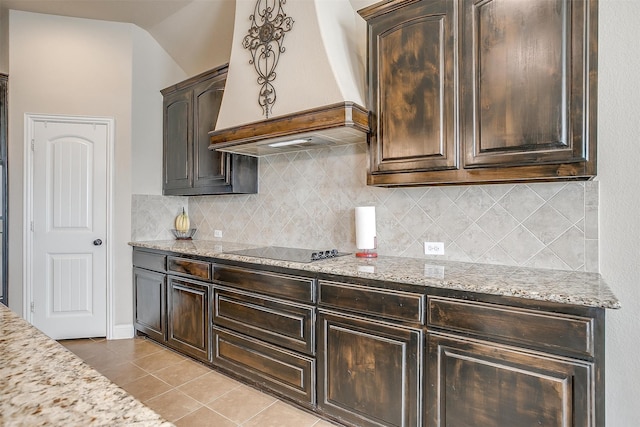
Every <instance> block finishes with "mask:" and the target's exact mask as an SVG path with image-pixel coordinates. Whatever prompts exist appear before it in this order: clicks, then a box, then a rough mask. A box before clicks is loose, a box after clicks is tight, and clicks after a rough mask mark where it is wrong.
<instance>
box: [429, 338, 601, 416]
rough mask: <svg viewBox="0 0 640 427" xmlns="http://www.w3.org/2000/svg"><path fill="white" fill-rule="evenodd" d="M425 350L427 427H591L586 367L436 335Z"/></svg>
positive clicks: (591, 374) (591, 371) (589, 377)
mask: <svg viewBox="0 0 640 427" xmlns="http://www.w3.org/2000/svg"><path fill="white" fill-rule="evenodd" d="M427 347H428V350H427V357H428V359H427V360H428V361H429V367H428V377H427V378H428V385H427V391H426V396H427V405H426V411H427V412H426V419H427V422H426V423H425V425H427V426H431V427H436V426H437V427H446V426H449V427H477V426H483V427H504V426H538V425H540V426H546V427H570V426H573V427H578V426H580V427H594V426H595V421H594V420H595V417H594V414H593V410H592V405H593V404H594V403H593V402H594V401H593V390H592V383H593V381H594V378H593V377H594V369H593V365H592V364H591V363H588V362H583V361H579V360H573V359H567V358H559V357H554V356H551V355H545V354H544V353H526V352H524V351H520V350H518V349H517V348H515V347H507V346H499V345H494V344H490V343H483V342H479V341H472V340H467V339H463V338H456V337H452V336H444V335H437V334H429V336H428V345H427Z"/></svg>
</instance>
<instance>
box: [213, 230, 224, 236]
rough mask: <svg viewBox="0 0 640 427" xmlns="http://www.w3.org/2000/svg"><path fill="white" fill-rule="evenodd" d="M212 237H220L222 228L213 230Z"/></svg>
mask: <svg viewBox="0 0 640 427" xmlns="http://www.w3.org/2000/svg"><path fill="white" fill-rule="evenodd" d="M213 237H222V230H213Z"/></svg>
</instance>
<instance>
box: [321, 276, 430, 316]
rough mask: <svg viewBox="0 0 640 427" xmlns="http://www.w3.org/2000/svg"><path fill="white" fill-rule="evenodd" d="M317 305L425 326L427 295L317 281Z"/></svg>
mask: <svg viewBox="0 0 640 427" xmlns="http://www.w3.org/2000/svg"><path fill="white" fill-rule="evenodd" d="M318 287H319V289H320V291H319V295H320V296H319V298H318V303H319V304H321V305H322V306H324V307H331V308H336V309H340V310H349V311H355V312H357V313H362V314H368V315H372V316H376V317H380V318H383V319H386V320H391V319H393V320H399V321H405V322H411V323H418V324H424V316H425V311H426V310H425V295H424V294H420V293H410V292H402V291H398V290H394V289H389V290H386V289H375V288H372V287H370V286H361V285H354V284H350V283H349V284H348V283H338V282H330V281H326V280H320V281H318Z"/></svg>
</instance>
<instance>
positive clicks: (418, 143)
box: [368, 0, 458, 173]
mask: <svg viewBox="0 0 640 427" xmlns="http://www.w3.org/2000/svg"><path fill="white" fill-rule="evenodd" d="M406 3H407V5H406V6H405V7H403V8H402V9H401V10H399V9H396V10H395V12H394V13H384V14H379V15H376V16H375V17H374V18H371V19H370V20H369V21H368V22H369V68H368V72H369V77H368V78H369V82H370V84H369V100H370V104H371V109H372V110H373V112H374V114H373V118H374V121H373V132H372V136H371V138H370V142H371V144H370V148H371V165H370V171H371V172H372V173H379V172H389V171H401V170H407V169H420V170H442V169H454V168H457V166H458V158H457V155H456V145H455V134H454V131H455V102H454V101H455V96H454V56H455V49H454V25H455V22H454V15H453V9H454V2H452V1H448V0H437V1H420V2H411V3H409V2H406Z"/></svg>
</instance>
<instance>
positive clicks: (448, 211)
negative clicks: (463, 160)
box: [132, 145, 598, 272]
mask: <svg viewBox="0 0 640 427" xmlns="http://www.w3.org/2000/svg"><path fill="white" fill-rule="evenodd" d="M366 162H367V155H366V146H364V145H351V146H346V147H337V148H327V149H321V150H314V151H302V152H297V153H285V154H276V155H271V156H267V157H262V158H260V160H259V192H258V194H251V195H223V196H197V197H188V198H187V197H166V196H148V195H134V196H133V203H132V207H133V208H132V224H133V225H132V228H133V229H132V239H133V240H164V239H170V238H172V235H171V232H170V229H171V228H172V227H173V220H174V218H175V216H176V215H177V214H178V213H179V212H180V211H181V210H182V207H183V206H185V207H188V211H189V216H190V217H191V221H192V225H193V226H194V227H196V228H197V229H198V231H197V233H196V236H195V238H196V239H207V240H224V241H232V242H241V243H250V244H255V245H278V246H293V247H304V248H329V247H335V248H338V249H340V250H342V251H355V250H356V247H355V221H354V208H355V207H356V206H375V207H376V225H377V234H378V254H380V255H394V256H401V257H402V256H405V257H417V258H425V259H427V258H431V259H433V260H438V259H446V260H454V261H471V262H480V263H489V264H506V265H521V266H528V267H540V268H548V269H563V270H582V271H591V272H597V271H598V183H597V182H593V181H591V182H566V183H536V184H497V185H496V184H493V185H474V186H454V187H415V188H377V187H370V186H367V185H366V173H365V171H366V166H367V165H366ZM214 230H221V231H222V233H223V237H222V238H217V237H214ZM425 241H430V242H444V245H445V255H443V256H426V255H424V254H423V242H425Z"/></svg>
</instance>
